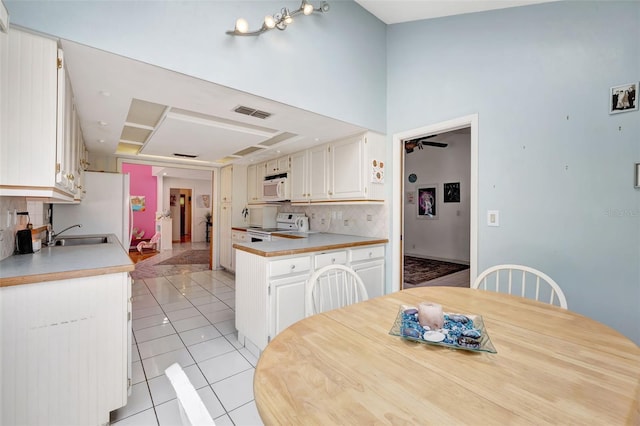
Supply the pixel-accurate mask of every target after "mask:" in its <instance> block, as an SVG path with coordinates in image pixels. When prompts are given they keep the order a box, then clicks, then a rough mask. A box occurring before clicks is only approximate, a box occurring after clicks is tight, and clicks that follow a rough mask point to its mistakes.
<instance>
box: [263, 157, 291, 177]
mask: <svg viewBox="0 0 640 426" xmlns="http://www.w3.org/2000/svg"><path fill="white" fill-rule="evenodd" d="M289 167H290V159H289V156H288V155H285V156H284V157H280V158H274V159H273V160H269V161H267V162H266V165H265V175H266V176H271V175H277V174H280V173H286V172H288V171H289Z"/></svg>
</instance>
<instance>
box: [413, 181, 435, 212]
mask: <svg viewBox="0 0 640 426" xmlns="http://www.w3.org/2000/svg"><path fill="white" fill-rule="evenodd" d="M437 188H438V187H437V185H427V186H423V187H421V188H418V189H417V193H416V198H417V199H418V203H417V205H418V219H437V218H438V202H437V200H438V197H437V195H438V192H437V191H438V189H437Z"/></svg>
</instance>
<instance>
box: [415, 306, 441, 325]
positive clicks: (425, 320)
mask: <svg viewBox="0 0 640 426" xmlns="http://www.w3.org/2000/svg"><path fill="white" fill-rule="evenodd" d="M418 322H419V323H420V325H421V326H422V327H425V328H426V327H429V330H439V329H441V328H442V327H443V326H444V312H442V305H438V304H437V303H432V302H422V303H420V304H419V305H418Z"/></svg>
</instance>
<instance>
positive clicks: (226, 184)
mask: <svg viewBox="0 0 640 426" xmlns="http://www.w3.org/2000/svg"><path fill="white" fill-rule="evenodd" d="M232 192H233V166H227V167H223V168H222V169H221V170H220V200H221V201H222V202H223V203H230V202H231V194H232Z"/></svg>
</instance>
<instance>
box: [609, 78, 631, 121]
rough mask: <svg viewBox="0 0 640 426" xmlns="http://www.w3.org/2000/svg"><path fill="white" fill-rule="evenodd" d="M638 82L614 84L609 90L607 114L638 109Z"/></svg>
mask: <svg viewBox="0 0 640 426" xmlns="http://www.w3.org/2000/svg"><path fill="white" fill-rule="evenodd" d="M637 96H638V83H627V84H621V85H619V86H614V87H612V88H611V91H610V92H609V114H617V113H619V112H627V111H637V110H638V98H637Z"/></svg>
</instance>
